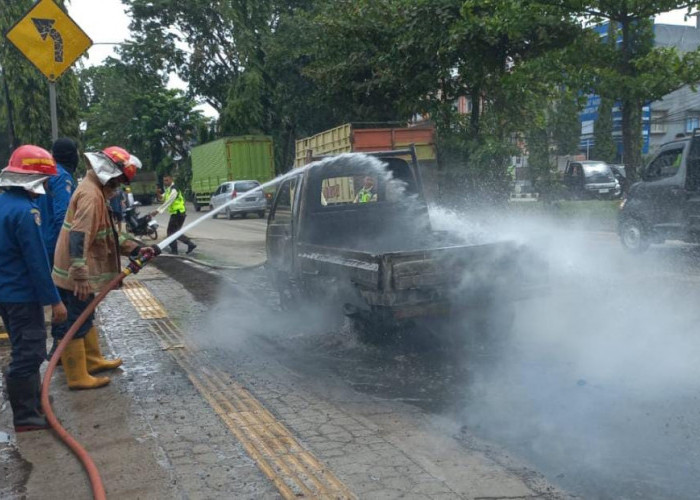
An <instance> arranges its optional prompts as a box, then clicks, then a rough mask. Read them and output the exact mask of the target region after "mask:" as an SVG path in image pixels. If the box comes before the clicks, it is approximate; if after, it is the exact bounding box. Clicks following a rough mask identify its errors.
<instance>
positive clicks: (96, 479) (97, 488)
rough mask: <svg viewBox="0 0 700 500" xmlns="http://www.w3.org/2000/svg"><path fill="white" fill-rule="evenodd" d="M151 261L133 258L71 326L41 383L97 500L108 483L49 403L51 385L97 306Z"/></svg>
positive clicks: (55, 425) (50, 418)
mask: <svg viewBox="0 0 700 500" xmlns="http://www.w3.org/2000/svg"><path fill="white" fill-rule="evenodd" d="M148 260H150V258H147V257H140V258H135V259H132V260H131V262H130V263H129V265H128V266H126V267H125V268H124V269H123V270H122V272H121V273H119V275H118V276H117V277H115V278H114V279H113V280H112V281H110V282H109V284H108V285H107V286H106V287H104V288H103V289H102V291H101V292H100V293H99V294H98V295H97V296H96V297H95V298H94V299H93V300H92V302H90V304H89V305H88V306H87V308H86V309H85V310H84V311H83V313H82V314H81V315H80V316H78V319H76V320H75V323H73V325H72V326H71V327H70V329H69V330H68V333H66V335H65V336H64V337H63V339H62V340H61V342H60V343H59V344H58V347H57V348H56V352H54V354H53V356H51V360H49V366H48V368H47V369H46V373H45V374H44V379H43V381H42V384H41V407H42V409H43V411H44V415H45V416H46V421H47V422H48V424H49V425H50V426H51V428H52V429H53V431H54V432H55V433H56V435H57V436H58V438H59V439H60V440H61V441H63V442H64V443H65V444H66V446H68V448H70V450H71V451H72V452H73V453H74V454H75V456H76V457H77V458H78V460H80V463H81V464H82V465H83V468H84V469H85V472H87V475H88V479H89V480H90V485H91V487H92V495H93V497H94V498H95V500H105V499H106V498H107V497H106V496H105V489H104V484H103V483H102V478H101V477H100V472H99V470H98V469H97V466H96V465H95V462H94V461H93V460H92V457H91V456H90V454H89V453H88V452H87V451H86V450H85V448H83V446H82V445H81V444H80V443H79V442H78V441H77V440H76V439H75V438H74V437H73V436H71V435H70V433H69V432H68V431H67V430H66V429H65V428H64V427H63V426H62V425H61V423H60V422H59V421H58V419H57V418H56V415H55V414H54V412H53V409H52V408H51V401H50V400H49V386H50V385H51V377H52V376H53V373H54V371H55V370H56V366H57V364H58V360H59V359H61V354H63V351H64V349H65V348H66V346H67V345H68V343H69V342H70V341H71V340H73V337H74V336H75V333H76V332H77V331H78V329H79V328H80V327H81V326H82V325H83V323H85V321H86V320H87V318H88V316H90V314H92V312H93V311H94V310H95V309H96V308H97V306H98V305H99V304H100V302H102V301H103V300H104V298H105V297H106V296H107V294H108V293H109V292H111V291H112V290H114V289H115V288H117V287H118V286H119V285H120V284H121V282H122V281H123V280H124V278H126V277H127V276H129V275H130V274H136V273H138V272H139V271H140V270H141V268H143V266H144V265H145V264H146V262H148Z"/></svg>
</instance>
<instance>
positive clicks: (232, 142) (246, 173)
mask: <svg viewBox="0 0 700 500" xmlns="http://www.w3.org/2000/svg"><path fill="white" fill-rule="evenodd" d="M274 176H275V164H274V155H273V151H272V139H271V138H270V137H268V136H264V135H244V136H238V137H224V138H222V139H217V140H216V141H212V142H208V143H206V144H202V145H201V146H195V147H194V148H192V186H191V188H192V198H193V200H192V201H193V202H194V209H195V210H196V211H197V212H199V210H200V209H201V207H203V206H204V207H208V206H209V205H210V200H211V195H212V194H214V192H215V191H216V189H217V188H218V187H219V186H220V185H221V184H222V183H224V182H228V181H236V180H256V181H259V182H261V183H264V182H267V181H269V180H270V179H272V178H274Z"/></svg>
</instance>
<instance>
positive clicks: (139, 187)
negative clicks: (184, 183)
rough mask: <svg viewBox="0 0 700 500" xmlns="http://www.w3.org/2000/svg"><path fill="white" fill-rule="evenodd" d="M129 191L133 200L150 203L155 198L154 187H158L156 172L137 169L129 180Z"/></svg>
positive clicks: (144, 203) (145, 203) (143, 203)
mask: <svg viewBox="0 0 700 500" xmlns="http://www.w3.org/2000/svg"><path fill="white" fill-rule="evenodd" d="M130 187H131V193H132V194H133V195H134V201H138V202H141V204H142V205H151V204H153V202H154V201H155V199H156V189H158V174H156V173H155V172H144V171H139V172H138V173H137V174H136V177H135V178H134V180H133V181H131V185H130Z"/></svg>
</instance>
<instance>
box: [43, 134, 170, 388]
mask: <svg viewBox="0 0 700 500" xmlns="http://www.w3.org/2000/svg"><path fill="white" fill-rule="evenodd" d="M84 156H85V160H86V162H87V164H88V166H89V169H88V172H87V174H86V175H85V178H84V179H83V181H82V182H81V183H80V184H79V185H78V188H77V189H76V190H75V193H74V194H73V197H72V198H71V201H70V204H69V206H68V211H67V212H66V218H65V221H64V223H63V227H62V229H61V233H60V235H59V237H58V242H57V244H56V253H55V254H54V267H53V280H54V283H55V284H56V286H57V287H58V293H59V295H60V296H61V299H62V300H63V302H64V303H65V304H66V308H67V309H68V321H67V323H66V325H65V326H64V327H63V328H58V329H56V331H55V333H56V335H57V337H59V338H63V336H65V334H66V333H67V331H68V326H70V325H72V324H73V323H74V322H75V320H76V319H77V318H78V316H80V314H82V312H83V311H84V310H85V309H86V308H87V306H88V305H89V304H90V302H91V301H92V299H93V298H94V296H95V293H99V292H100V291H101V290H102V289H103V287H104V286H105V285H107V284H108V283H109V282H110V281H111V280H112V279H113V278H114V277H115V276H116V275H117V274H119V271H120V269H121V263H120V255H127V256H131V257H135V256H137V255H141V256H144V255H148V256H152V255H153V254H158V253H160V249H159V248H158V247H157V246H155V245H154V246H152V247H145V246H143V244H142V243H141V242H140V241H138V240H136V239H134V238H132V237H129V236H128V235H125V234H119V233H118V231H117V229H116V228H115V227H114V221H113V219H112V216H111V213H110V209H109V203H108V201H109V199H110V198H112V197H113V196H114V195H115V194H116V193H117V189H118V188H119V186H120V185H121V184H129V182H130V181H131V180H132V179H133V178H134V176H135V175H136V171H137V169H138V161H137V160H132V156H131V154H129V152H128V151H126V150H125V149H123V148H120V147H118V146H111V147H108V148H106V149H104V150H103V151H99V152H95V153H85V155H84ZM93 320H94V316H93V315H92V314H91V315H90V316H89V317H88V320H87V321H86V322H85V323H84V324H83V325H82V326H81V327H80V329H79V330H78V332H77V333H76V334H75V337H74V338H73V340H72V341H71V342H69V343H68V345H67V346H66V348H65V350H64V351H63V354H62V356H61V361H62V364H63V370H64V372H65V374H66V378H67V380H68V387H69V388H71V389H94V388H97V387H102V386H104V385H106V384H108V383H109V378H107V377H95V376H93V375H94V374H96V373H98V372H102V371H105V370H112V369H114V368H117V367H119V366H120V365H121V364H122V361H121V359H112V360H108V359H105V358H104V357H103V356H102V352H101V350H100V344H99V339H98V334H97V328H96V327H95V326H94V324H93Z"/></svg>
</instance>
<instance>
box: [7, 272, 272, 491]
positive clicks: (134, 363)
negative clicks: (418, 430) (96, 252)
mask: <svg viewBox="0 0 700 500" xmlns="http://www.w3.org/2000/svg"><path fill="white" fill-rule="evenodd" d="M139 279H140V280H143V281H145V282H147V281H148V280H149V279H162V275H160V273H158V271H157V270H156V269H155V268H147V269H145V270H144V271H142V274H141V275H139ZM98 318H99V320H100V323H101V328H102V331H104V332H108V333H107V335H105V336H103V337H102V348H103V352H104V354H105V356H107V357H111V356H116V355H117V354H118V355H119V356H121V357H122V358H123V360H124V365H123V367H122V369H118V370H115V371H113V372H111V373H109V374H108V375H109V376H110V377H111V383H110V384H109V385H108V386H106V387H104V388H101V389H99V390H90V391H70V390H68V388H67V386H66V383H65V377H64V375H63V371H62V370H61V369H60V368H59V369H57V371H56V373H55V374H54V378H53V381H52V389H51V394H52V395H53V399H54V411H55V413H56V415H57V416H58V418H59V419H60V421H61V422H62V424H63V425H64V426H65V427H66V429H67V430H68V431H69V432H70V433H71V434H72V435H73V436H74V437H75V438H76V439H77V440H78V441H79V442H81V444H82V445H83V446H84V447H85V448H86V449H87V450H88V452H89V453H90V454H91V455H92V457H93V459H94V461H95V463H96V464H97V466H98V468H99V470H100V472H101V475H102V478H103V480H104V483H105V488H106V492H107V496H108V498H143V499H145V498H148V499H150V498H153V499H169V498H224V497H230V498H263V497H265V498H276V497H277V494H276V490H275V488H274V487H273V486H272V485H271V483H269V481H267V480H266V478H265V477H264V476H263V475H262V473H260V471H259V470H258V469H257V467H256V466H255V464H254V463H253V462H252V461H251V460H250V458H248V456H247V455H246V453H245V451H244V450H243V448H242V446H241V445H240V443H237V442H236V441H235V440H234V439H232V438H231V435H230V433H229V432H228V431H227V429H226V428H225V426H224V425H223V424H222V423H221V421H220V420H219V419H218V417H217V416H216V414H215V413H214V412H212V411H211V410H210V409H209V407H208V405H207V403H206V401H205V400H204V399H203V398H202V396H201V395H200V394H199V393H198V391H197V390H196V389H195V387H193V386H192V384H191V383H189V381H188V378H187V375H186V374H185V373H184V372H183V371H182V370H181V369H180V368H179V367H178V365H177V364H176V362H175V361H174V359H173V358H172V356H170V354H169V353H168V352H167V351H165V350H163V349H162V348H161V347H160V346H158V345H157V341H156V340H155V339H154V337H153V334H152V332H151V331H150V329H149V328H148V325H147V322H146V321H144V320H142V319H140V318H139V316H138V315H137V314H135V311H134V310H133V307H132V306H131V305H130V304H129V301H128V300H125V297H124V292H123V291H116V292H113V293H112V294H110V296H109V297H108V298H107V300H106V301H105V302H104V303H103V305H102V306H101V307H100V309H99V313H98ZM115 332H119V333H118V334H117V333H115ZM0 357H1V358H2V364H3V365H5V364H6V363H7V362H8V360H9V345H8V346H0ZM44 368H45V365H44ZM0 461H1V462H2V473H0V498H3V499H5V498H16V499H20V498H30V499H47V500H48V499H55V498H73V499H83V498H85V499H88V498H92V496H91V492H90V490H89V483H88V480H87V476H86V475H85V473H84V472H83V470H82V468H81V466H80V464H79V462H78V461H77V459H76V458H75V457H74V456H73V455H72V454H71V452H70V451H69V450H68V449H67V448H66V447H64V446H63V444H62V443H61V442H60V441H59V440H58V439H57V438H56V437H55V436H54V435H53V433H52V432H51V431H37V432H29V433H23V434H18V435H14V432H13V431H12V414H11V409H10V406H9V402H8V401H7V400H6V396H5V394H4V390H3V397H2V400H0ZM216 464H219V465H216Z"/></svg>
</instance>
